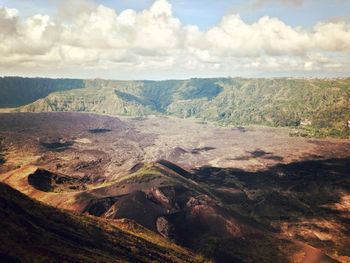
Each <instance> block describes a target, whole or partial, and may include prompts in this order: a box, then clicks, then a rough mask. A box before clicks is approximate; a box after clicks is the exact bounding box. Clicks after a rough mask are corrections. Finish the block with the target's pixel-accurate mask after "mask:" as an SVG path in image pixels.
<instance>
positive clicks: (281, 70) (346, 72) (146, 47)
mask: <svg viewBox="0 0 350 263" xmlns="http://www.w3.org/2000/svg"><path fill="white" fill-rule="evenodd" d="M0 75H21V76H48V77H74V78H110V79H169V78H189V77H218V76H244V77H271V76H350V1H349V0H216V1H212V0H210V1H209V0H155V1H154V0H153V1H152V0H116V1H113V0H95V1H93V0H31V1H29V0H0Z"/></svg>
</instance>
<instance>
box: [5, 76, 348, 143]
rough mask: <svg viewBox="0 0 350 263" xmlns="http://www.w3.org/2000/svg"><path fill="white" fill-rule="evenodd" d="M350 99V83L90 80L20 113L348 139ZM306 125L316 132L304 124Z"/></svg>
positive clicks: (230, 80) (327, 81)
mask: <svg viewBox="0 0 350 263" xmlns="http://www.w3.org/2000/svg"><path fill="white" fill-rule="evenodd" d="M0 84H1V83H0ZM349 94H350V78H347V79H287V78H277V79H243V78H222V79H190V80H171V81H108V80H90V81H89V80H86V81H84V88H81V89H72V90H63V91H59V92H55V93H51V94H50V95H49V96H47V97H46V98H43V99H40V100H38V101H36V102H34V103H32V104H29V105H27V106H23V107H20V108H19V109H18V111H34V112H42V111H84V112H94V113H101V114H110V115H123V116H147V115H172V116H177V117H181V118H195V119H200V120H204V121H210V122H214V123H218V124H220V125H236V126H240V125H242V126H243V125H265V126H272V127H293V128H294V127H296V128H298V127H301V128H303V129H304V130H305V131H304V133H308V135H307V136H314V135H315V136H332V137H348V136H349V135H348V134H349V128H348V127H347V122H348V120H350V113H349V112H350V96H349ZM306 121H309V122H311V125H310V126H311V127H312V129H313V131H309V130H308V128H304V127H303V125H301V124H302V123H303V122H306ZM301 134H302V133H301Z"/></svg>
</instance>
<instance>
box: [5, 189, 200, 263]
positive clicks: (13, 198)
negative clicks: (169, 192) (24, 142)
mask: <svg viewBox="0 0 350 263" xmlns="http://www.w3.org/2000/svg"><path fill="white" fill-rule="evenodd" d="M0 201H1V202H0V228H1V232H0V240H1V242H0V257H1V258H2V260H5V261H6V262H34V261H35V262H48V261H50V262H62V261H68V262H125V261H128V262H151V261H152V262H153V261H166V262H193V261H196V259H195V257H194V255H193V254H191V253H190V252H188V251H186V250H185V249H182V248H180V247H177V246H175V245H171V244H170V243H169V242H166V241H164V240H161V239H160V238H158V237H155V238H154V240H155V242H157V241H160V242H159V243H160V244H161V245H158V244H155V243H152V242H150V241H149V240H145V239H143V238H140V237H137V236H135V235H134V234H132V233H130V232H127V231H125V230H121V229H120V228H119V227H116V226H115V225H113V224H110V223H108V222H105V221H102V220H97V219H94V218H91V217H87V216H82V215H76V214H72V213H68V212H63V211H60V210H58V209H55V208H52V207H48V206H46V205H43V204H41V203H38V202H36V201H33V200H31V199H30V198H28V197H26V196H25V195H23V194H21V193H19V192H17V191H16V190H13V189H11V188H10V187H9V186H7V185H5V184H2V183H1V184H0ZM144 232H145V233H148V235H149V236H150V237H151V238H149V239H152V234H150V233H149V232H147V231H144Z"/></svg>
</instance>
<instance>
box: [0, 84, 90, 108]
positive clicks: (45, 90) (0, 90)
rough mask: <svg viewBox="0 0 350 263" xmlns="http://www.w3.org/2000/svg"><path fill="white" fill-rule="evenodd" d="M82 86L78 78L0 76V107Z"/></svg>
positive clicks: (16, 104) (25, 102) (9, 106)
mask: <svg viewBox="0 0 350 263" xmlns="http://www.w3.org/2000/svg"><path fill="white" fill-rule="evenodd" d="M82 87H84V81H83V80H78V79H48V78H19V77H0V108H11V107H18V106H21V105H24V104H28V103H31V102H33V101H35V100H37V99H40V98H42V97H45V96H47V95H49V94H50V93H51V92H54V91H58V90H61V91H62V90H69V89H74V88H82Z"/></svg>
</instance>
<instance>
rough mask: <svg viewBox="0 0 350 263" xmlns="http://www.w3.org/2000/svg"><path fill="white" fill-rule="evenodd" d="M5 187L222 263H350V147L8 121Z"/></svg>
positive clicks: (61, 121)
mask: <svg viewBox="0 0 350 263" xmlns="http://www.w3.org/2000/svg"><path fill="white" fill-rule="evenodd" d="M0 137H1V138H3V139H2V145H3V149H4V150H3V151H4V160H5V161H4V162H3V163H2V164H0V167H1V168H0V173H1V175H0V180H1V181H3V182H6V183H8V184H9V185H11V186H12V187H14V188H16V189H18V190H20V191H21V192H23V193H25V194H27V195H29V196H31V197H33V198H35V199H38V200H40V201H43V202H45V203H47V204H49V205H52V206H56V207H60V208H65V209H69V210H73V211H76V212H80V213H85V214H90V215H93V216H98V217H103V218H106V219H108V220H110V221H111V222H113V221H115V220H117V219H121V218H129V219H132V220H135V221H136V222H137V223H139V224H140V225H143V226H144V227H146V228H148V229H150V230H152V231H154V232H156V233H159V234H161V235H163V236H166V237H168V238H171V240H173V241H174V242H176V243H178V244H181V245H182V246H185V247H188V248H190V249H193V250H195V251H198V252H200V253H202V254H204V255H206V256H208V257H210V258H213V259H215V260H216V261H217V262H333V260H338V261H343V262H347V261H349V260H350V250H349V248H350V243H349V236H350V232H349V229H350V202H349V200H350V199H349V198H350V193H349V192H350V188H349V185H350V178H349V171H350V141H349V140H336V139H322V140H321V139H310V138H295V137H289V131H288V130H287V129H277V128H265V127H245V128H243V127H241V128H239V129H237V128H220V127H216V126H213V125H211V124H207V123H203V122H201V123H197V122H194V121H192V120H181V119H175V118H164V117H162V118H148V119H147V118H143V119H140V118H137V119H132V118H122V119H118V118H114V117H109V116H98V115H92V114H79V113H40V114H29V113H28V114H22V113H20V114H0Z"/></svg>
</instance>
